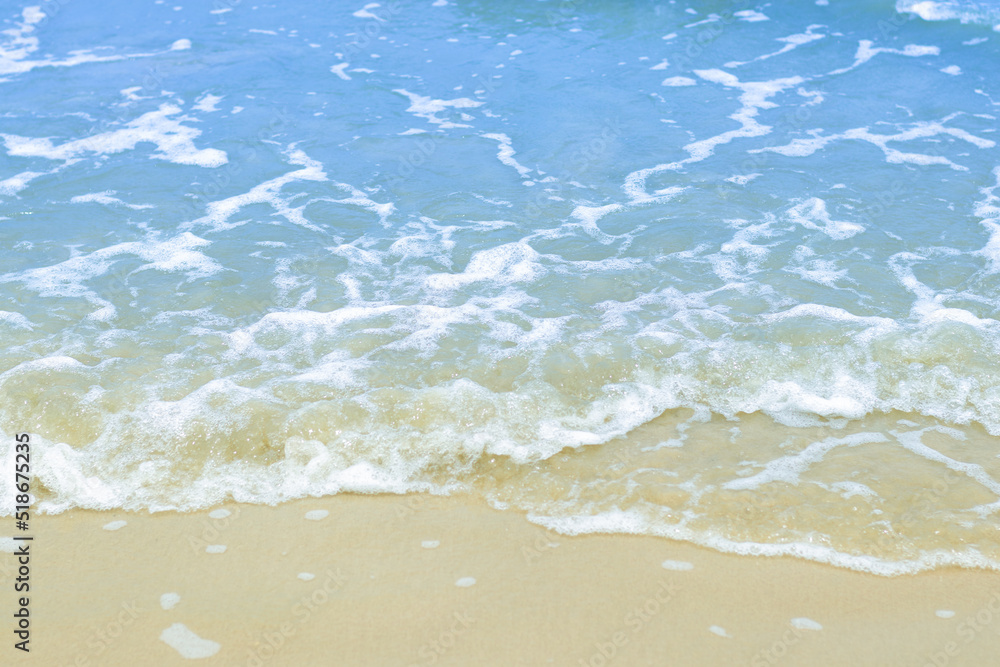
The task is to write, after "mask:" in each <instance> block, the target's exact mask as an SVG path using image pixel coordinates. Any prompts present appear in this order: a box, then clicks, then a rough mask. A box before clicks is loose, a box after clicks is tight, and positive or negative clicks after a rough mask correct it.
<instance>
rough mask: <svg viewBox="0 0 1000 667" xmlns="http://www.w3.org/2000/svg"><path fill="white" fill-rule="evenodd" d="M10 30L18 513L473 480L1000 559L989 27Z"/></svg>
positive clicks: (16, 10)
mask: <svg viewBox="0 0 1000 667" xmlns="http://www.w3.org/2000/svg"><path fill="white" fill-rule="evenodd" d="M0 20H2V21H3V22H4V23H3V26H2V28H3V32H2V34H0V342H2V344H0V431H2V433H0V436H2V438H3V440H2V445H0V447H2V448H3V449H2V451H3V453H4V455H5V457H6V458H5V460H12V456H13V434H14V433H16V432H30V433H32V434H33V436H34V441H35V442H36V443H37V444H36V445H35V450H34V453H35V459H34V471H35V473H36V475H37V481H36V483H35V488H36V491H37V495H38V498H39V503H40V508H41V509H43V510H45V511H50V512H59V511H63V510H65V509H68V508H72V507H86V508H94V509H111V508H125V509H132V510H136V509H150V510H164V509H194V508H199V507H207V506H210V505H213V504H217V503H221V502H224V501H226V500H227V499H230V498H232V499H235V500H238V501H247V502H257V503H275V502H281V501H285V500H288V499H292V498H298V497H303V496H307V495H314V496H316V495H326V494H333V493H338V492H342V491H361V492H376V491H391V492H400V493H404V492H414V491H432V492H437V493H451V492H458V491H462V492H471V493H474V494H479V495H481V496H483V497H485V498H486V499H488V500H489V501H490V502H491V503H493V504H494V505H495V506H497V507H510V508H515V509H519V510H522V511H526V512H528V513H529V516H530V518H531V519H532V520H534V521H537V522H540V523H543V524H545V525H548V526H551V527H554V528H556V529H558V530H562V531H564V532H587V531H607V532H638V533H648V534H657V535H665V536H670V537H674V538H677V539H684V540H689V541H693V542H696V543H699V544H705V545H708V546H712V547H714V548H718V549H722V550H727V551H736V552H740V553H754V554H778V553H790V554H795V555H799V556H802V557H806V558H812V559H817V560H824V561H828V562H833V563H836V564H839V565H843V566H847V567H853V568H857V569H863V570H869V571H874V572H881V573H885V574H891V573H898V572H906V571H914V570H919V569H926V568H930V567H937V566H941V565H947V564H961V565H967V566H981V567H991V568H994V569H997V568H1000V530H998V528H997V525H998V521H997V512H998V510H1000V446H998V443H1000V440H998V437H1000V364H998V359H1000V322H998V317H1000V150H998V147H997V143H996V142H997V141H998V136H997V132H996V129H997V127H998V120H997V117H998V114H1000V76H998V74H997V65H998V64H1000V5H997V4H996V3H985V2H976V3H972V2H961V1H959V2H940V3H934V2H909V1H908V0H900V1H899V2H898V3H896V5H893V4H892V2H854V1H847V0H844V1H840V0H831V1H830V2H829V3H827V2H823V1H822V0H821V1H820V2H817V3H815V4H812V3H795V4H794V5H792V4H791V3H789V4H787V5H786V4H776V5H755V4H748V3H729V2H702V3H694V4H690V5H689V4H686V3H683V2H681V3H677V2H662V3H654V2H630V3H624V2H621V3H611V2H583V1H580V2H571V1H568V0H567V1H563V2H555V1H549V2H545V1H542V2H523V3H488V2H474V1H461V0H455V1H452V0H448V1H447V2H446V1H444V0H436V1H434V2H431V1H430V0H426V1H422V2H410V1H401V2H385V3H382V4H377V3H369V4H365V3H364V2H358V3H356V4H352V3H346V2H333V3H331V2H294V3H273V4H265V3H257V4H253V3H251V2H247V1H240V0H217V1H216V2H215V3H214V4H208V3H181V2H180V0H178V1H177V2H173V1H168V2H164V1H162V0H158V1H156V2H124V1H120V0H119V1H112V2H106V3H103V4H102V5H101V6H100V8H95V6H94V5H92V4H90V3H84V2H78V1H74V0H52V1H51V2H48V3H43V4H40V5H30V6H28V5H22V4H20V3H13V2H6V3H4V4H3V5H2V6H0ZM10 481H11V480H7V479H4V480H3V481H2V482H0V494H2V501H0V502H2V503H4V504H3V505H0V507H2V508H3V509H4V510H5V511H7V512H10V511H11V510H12V505H11V503H12V502H13V501H12V500H11V498H12V497H13V493H12V490H11V489H10V486H9V485H10Z"/></svg>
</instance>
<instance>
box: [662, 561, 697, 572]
mask: <svg viewBox="0 0 1000 667" xmlns="http://www.w3.org/2000/svg"><path fill="white" fill-rule="evenodd" d="M660 565H662V566H663V569H664V570H675V571H677V572H686V571H687V570H693V569H694V565H692V564H691V563H688V562H687V561H683V560H665V561H663V562H662V563H660Z"/></svg>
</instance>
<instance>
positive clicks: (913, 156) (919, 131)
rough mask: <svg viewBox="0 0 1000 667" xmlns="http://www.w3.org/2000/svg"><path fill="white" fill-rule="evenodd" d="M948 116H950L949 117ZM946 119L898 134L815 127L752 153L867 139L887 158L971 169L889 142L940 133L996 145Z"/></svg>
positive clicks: (796, 153)
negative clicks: (831, 131)
mask: <svg viewBox="0 0 1000 667" xmlns="http://www.w3.org/2000/svg"><path fill="white" fill-rule="evenodd" d="M946 120H947V119H946ZM944 122H945V121H940V122H917V123H914V124H913V125H912V126H911V127H910V128H909V129H907V130H903V131H901V132H898V133H896V134H889V135H885V134H875V133H873V132H871V131H870V130H869V129H868V128H866V127H865V128H854V129H851V130H847V131H846V132H843V133H841V134H831V135H827V136H822V135H821V134H820V132H819V131H811V132H810V134H812V135H813V136H812V138H810V139H795V140H793V141H792V142H791V143H789V144H787V145H785V146H773V147H768V148H758V149H751V150H750V151H748V152H750V153H761V152H765V151H770V152H773V153H779V154H781V155H787V156H789V157H806V156H809V155H812V154H813V153H815V152H816V151H818V150H820V149H822V148H824V147H825V146H826V145H827V144H830V143H832V142H834V141H841V140H858V141H865V142H868V143H870V144H872V145H874V146H878V147H879V149H881V150H882V152H883V153H884V154H885V159H886V162H889V163H894V164H904V163H908V164H916V165H932V164H940V165H946V166H948V167H951V168H952V169H955V170H957V171H968V167H965V166H963V165H960V164H956V163H954V162H952V161H951V160H949V159H948V158H947V157H945V156H943V155H924V154H921V153H904V152H902V151H900V150H898V149H895V148H893V147H891V146H889V143H890V142H906V141H916V140H923V139H928V138H930V137H935V136H937V135H941V134H943V135H949V136H952V137H955V138H956V139H960V140H962V141H965V142H968V143H970V144H972V145H973V146H976V147H977V148H981V149H985V148H993V147H994V146H996V142H995V141H993V140H992V139H984V138H982V137H978V136H976V135H974V134H972V133H970V132H967V131H965V130H963V129H961V128H955V127H948V126H946V125H944V124H943V123H944Z"/></svg>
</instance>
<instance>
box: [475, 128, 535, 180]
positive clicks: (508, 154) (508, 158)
mask: <svg viewBox="0 0 1000 667" xmlns="http://www.w3.org/2000/svg"><path fill="white" fill-rule="evenodd" d="M483 137H484V138H486V139H492V140H493V141H496V142H497V144H498V147H499V149H500V150H499V152H498V153H497V159H499V160H500V162H502V163H503V164H505V165H507V166H508V167H513V168H514V169H516V170H517V173H518V175H519V176H520V177H521V178H527V176H528V174H530V173H531V172H532V170H531V169H529V168H528V167H525V166H524V165H523V164H521V163H519V162H518V161H517V160H515V159H514V154H515V152H514V147H513V146H512V145H511V142H510V137H508V136H507V135H506V134H484V135H483Z"/></svg>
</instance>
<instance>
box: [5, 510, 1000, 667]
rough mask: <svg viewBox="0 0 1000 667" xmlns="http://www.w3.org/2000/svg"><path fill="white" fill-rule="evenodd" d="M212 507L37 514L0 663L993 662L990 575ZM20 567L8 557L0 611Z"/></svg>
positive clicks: (996, 591) (467, 513) (384, 516)
mask: <svg viewBox="0 0 1000 667" xmlns="http://www.w3.org/2000/svg"><path fill="white" fill-rule="evenodd" d="M220 509H225V510H226V511H227V512H229V515H228V516H225V517H223V516H222V515H223V514H225V512H219V511H218V510H220ZM215 510H216V511H215V512H214V516H215V517H216V518H212V516H210V514H209V511H204V512H196V513H186V514H181V513H160V514H155V515H149V514H135V513H128V512H87V511H73V512H68V513H65V514H62V515H58V516H38V517H35V518H34V519H33V526H32V527H33V529H34V530H33V533H34V536H35V539H34V541H33V542H32V543H31V547H30V549H31V575H30V576H31V593H30V605H29V608H30V613H31V639H30V644H29V646H30V648H31V652H30V654H23V653H22V652H20V651H17V650H15V649H14V648H13V644H14V642H15V641H17V638H16V637H14V636H13V635H12V634H11V631H12V630H13V628H14V621H13V619H12V618H11V615H10V613H9V612H7V613H5V614H4V616H5V617H7V619H8V620H7V621H6V622H5V624H4V626H5V627H3V636H4V637H6V640H5V641H6V644H7V645H6V646H4V647H3V648H2V649H0V655H2V656H3V657H2V660H0V662H2V663H3V664H5V665H6V664H10V665H22V664H31V665H46V666H48V665H52V666H54V667H66V666H69V665H74V666H78V667H86V666H90V665H111V666H117V665H123V666H124V665H128V666H130V667H131V666H134V665H184V664H192V663H193V664H204V665H227V666H228V665H234V666H235V665H240V666H247V667H253V666H258V667H260V666H263V665H289V666H292V665H294V666H302V665H401V666H404V667H406V666H410V665H508V666H514V665H525V666H529V665H547V664H551V665H569V666H573V667H577V666H579V665H585V666H590V667H601V666H602V665H612V664H613V665H698V666H706V665H750V666H751V667H760V666H767V665H830V666H833V665H880V666H884V665H893V666H895V665H912V666H914V667H923V666H924V665H933V666H935V667H943V666H944V665H982V666H986V665H994V664H997V660H998V658H997V656H1000V574H997V573H993V572H983V571H972V570H960V569H947V570H939V571H935V572H929V573H923V574H919V575H914V576H903V577H896V578H884V577H878V576H875V575H870V574H864V573H858V572H852V571H847V570H842V569H837V568H833V567H830V566H826V565H822V564H818V563H811V562H805V561H799V560H795V559H792V558H751V557H744V556H733V555H727V554H720V553H716V552H713V551H710V550H707V549H703V548H700V547H696V546H692V545H689V544H683V543H677V542H671V541H669V540H665V539H661V538H654V537H633V536H620V535H619V536H602V535H593V536H581V537H566V536H561V535H555V534H552V533H548V532H547V531H545V530H544V529H543V528H541V527H539V526H536V525H534V524H532V523H530V522H528V521H527V520H526V519H525V517H524V516H522V515H520V514H518V513H515V512H498V511H496V510H493V509H491V508H489V507H487V506H485V505H484V504H483V503H481V502H479V501H477V500H472V499H469V498H464V497H452V498H437V497H430V496H392V495H383V496H360V495H341V496H336V497H327V498H321V499H308V500H301V501H296V502H292V503H287V504H284V505H281V506H278V507H262V506H250V505H228V506H225V507H223V508H215ZM307 516H308V517H309V518H307ZM121 521H124V522H125V525H123V526H121V525H120V523H119V524H115V523H114V522H121ZM105 526H107V527H108V528H113V527H116V526H118V527H117V529H115V530H109V529H106V528H105ZM222 547H225V549H224V550H223V549H222ZM8 550H9V547H8ZM13 568H14V557H13V556H12V555H11V554H9V553H0V580H2V583H0V587H2V590H3V591H4V593H3V607H2V608H3V609H5V610H11V609H13V608H14V603H15V598H16V596H15V593H14V592H13V590H12V578H13V576H16V575H15V574H14V569H13ZM308 575H312V577H311V578H310V576H308ZM938 612H954V614H953V615H952V616H950V617H948V616H949V615H948V614H947V613H943V614H940V615H939V613H938ZM942 616H945V617H942ZM165 631H166V632H165ZM185 653H186V654H187V655H188V656H189V657H184V655H183V654H185ZM199 656H204V657H199Z"/></svg>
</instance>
